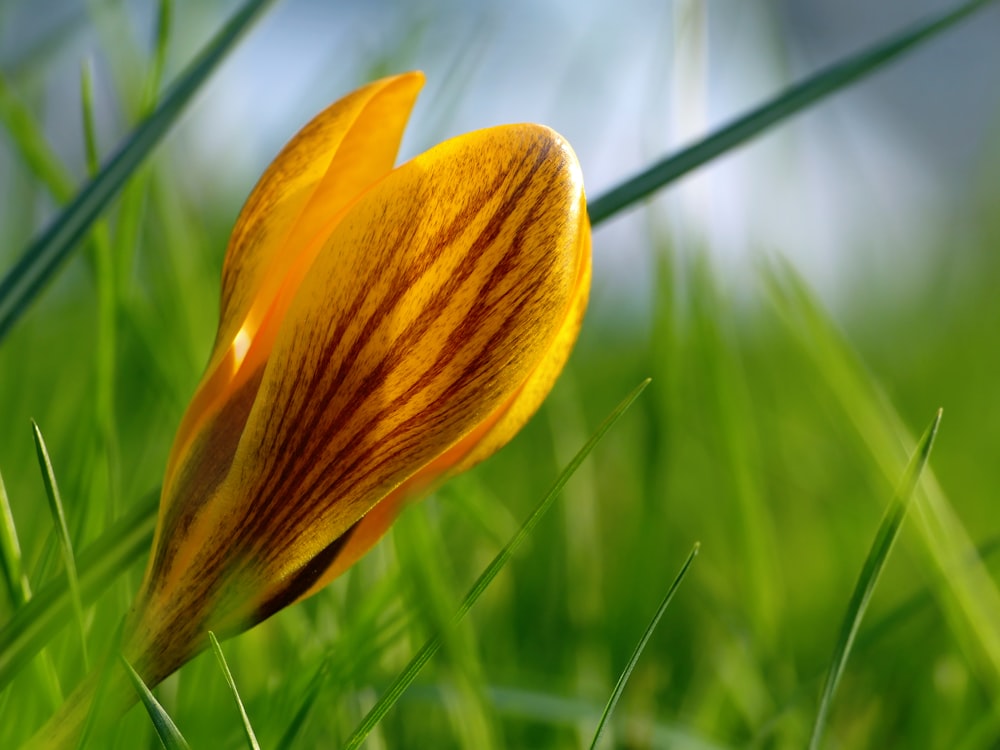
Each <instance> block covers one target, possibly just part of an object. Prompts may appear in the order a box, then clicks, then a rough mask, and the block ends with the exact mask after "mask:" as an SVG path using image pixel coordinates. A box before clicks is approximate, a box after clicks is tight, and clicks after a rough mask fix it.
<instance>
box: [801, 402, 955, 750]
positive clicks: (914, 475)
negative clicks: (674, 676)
mask: <svg viewBox="0 0 1000 750" xmlns="http://www.w3.org/2000/svg"><path fill="white" fill-rule="evenodd" d="M940 424H941V410H940V409H938V412H937V414H936V415H935V417H934V420H933V421H932V422H931V424H930V426H929V427H928V428H927V430H926V431H925V432H924V434H923V437H921V438H920V442H919V443H918V444H917V448H916V450H915V451H914V454H913V457H912V458H911V459H910V463H909V465H908V466H907V467H906V471H905V472H904V474H903V479H902V481H901V482H900V484H899V488H898V489H897V490H896V494H895V496H894V497H893V499H892V502H890V504H889V507H888V508H886V512H885V516H884V517H883V519H882V523H881V524H880V525H879V528H878V532H877V533H876V534H875V541H874V542H873V543H872V546H871V548H870V549H869V550H868V557H867V558H866V559H865V564H864V567H862V569H861V575H860V576H859V577H858V582H857V585H856V586H855V587H854V593H853V594H852V595H851V601H850V603H849V604H848V605H847V612H846V613H845V615H844V622H843V624H842V625H841V628H840V637H839V638H838V639H837V645H836V647H835V648H834V650H833V659H832V661H831V663H830V671H829V673H828V674H827V678H826V683H825V684H824V686H823V693H822V697H821V698H820V702H819V710H818V711H817V713H816V722H815V724H813V731H812V737H811V739H810V741H809V750H817V749H818V748H819V743H820V741H821V740H822V737H823V730H824V729H825V728H826V720H827V717H828V716H829V713H830V706H831V705H832V703H833V696H834V694H835V693H836V692H837V686H838V685H839V683H840V678H841V676H842V675H843V673H844V666H845V665H846V664H847V657H848V656H849V655H850V652H851V646H852V645H853V644H854V639H855V637H856V636H857V634H858V628H859V627H860V626H861V619H862V618H863V617H864V616H865V611H866V610H867V609H868V603H869V601H870V600H871V596H872V592H873V591H874V590H875V585H876V584H877V583H878V579H879V576H880V575H881V573H882V569H883V567H885V561H886V559H888V557H889V553H890V552H891V551H892V545H893V543H894V542H895V541H896V537H897V536H898V535H899V529H900V527H901V526H902V523H903V519H904V518H905V517H906V510H907V508H908V507H909V505H910V498H912V497H913V491H914V490H915V489H916V487H917V482H918V481H919V480H920V475H921V474H922V473H923V470H924V467H925V466H926V465H927V460H928V458H930V454H931V448H933V447H934V438H935V437H936V436H937V431H938V426H939V425H940Z"/></svg>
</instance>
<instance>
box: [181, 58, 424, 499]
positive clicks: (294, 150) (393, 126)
mask: <svg viewBox="0 0 1000 750" xmlns="http://www.w3.org/2000/svg"><path fill="white" fill-rule="evenodd" d="M422 85H423V75H422V74H420V73H407V74H403V75H399V76H395V77H392V78H385V79H382V80H380V81H376V82H374V83H371V84H369V85H367V86H365V87H363V88H360V89H358V90H357V91H355V92H353V93H352V94H349V95H348V96H346V97H345V98H343V99H341V100H340V101H338V102H336V103H335V104H333V105H331V106H330V107H328V108H327V109H326V110H324V111H323V112H322V113H320V114H319V115H317V116H316V117H315V118H313V120H312V121H311V122H310V123H309V124H308V125H306V126H305V127H304V128H303V129H302V130H301V131H300V132H299V133H298V134H297V135H296V136H295V137H294V138H293V139H292V140H291V141H290V142H289V143H288V144H287V145H286V146H285V148H284V149H283V150H282V151H281V153H280V154H279V155H278V156H277V158H276V159H275V160H274V162H273V163H272V164H271V166H270V167H269V168H268V170H267V171H266V172H265V173H264V175H263V176H262V177H261V179H260V180H259V181H258V183H257V186H256V187H255V188H254V190H253V192H252V193H251V194H250V197H249V198H248V199H247V201H246V204H245V205H244V207H243V211H242V212H241V214H240V217H239V219H238V220H237V223H236V226H235V228H234V230H233V234H232V237H231V238H230V242H229V247H228V249H227V251H226V258H225V263H224V265H223V273H222V301H221V311H220V318H219V328H218V332H217V334H216V341H215V345H214V347H213V351H212V355H211V357H210V360H209V364H208V367H207V368H206V371H205V375H204V377H203V378H202V382H201V383H200V384H199V387H198V390H197V391H196V393H195V395H194V398H193V399H192V401H191V404H190V406H189V407H188V410H187V413H186V414H185V417H184V420H183V422H182V424H181V426H180V428H179V430H178V433H177V437H176V438H175V442H174V448H173V450H172V452H171V457H170V461H169V463H168V466H167V472H166V478H165V480H164V484H165V486H169V485H170V484H171V481H172V479H173V475H174V470H175V468H176V460H177V457H178V456H179V455H181V454H182V453H183V452H184V451H185V450H186V448H187V445H188V443H189V441H190V440H191V438H192V436H193V434H194V433H195V431H196V430H199V429H202V427H203V423H204V422H205V420H206V419H207V418H208V416H209V415H210V414H212V413H213V412H214V411H216V410H218V409H219V408H221V404H222V402H223V401H224V400H225V398H227V397H228V394H229V393H230V392H231V391H234V390H236V389H238V388H240V387H242V386H243V385H244V383H245V382H246V381H247V380H248V379H249V378H248V375H247V371H252V370H253V369H254V364H259V361H258V362H257V363H249V366H248V367H247V370H246V371H244V372H243V373H242V375H240V370H241V367H242V366H243V365H244V364H245V358H246V356H247V353H248V352H249V351H250V344H251V343H252V342H253V341H254V340H255V338H256V336H257V333H258V329H259V327H260V324H261V321H262V320H263V318H264V317H265V316H266V315H268V314H269V312H270V311H271V310H272V307H273V303H274V299H275V297H276V296H277V295H278V291H279V289H281V288H282V286H287V285H294V284H295V283H297V280H298V279H299V278H301V273H302V271H301V269H302V268H303V267H308V264H309V263H311V262H312V258H313V256H314V254H315V251H316V249H317V247H318V245H317V241H318V240H317V235H318V234H320V233H321V231H322V230H324V229H326V230H327V233H328V231H329V227H330V226H331V225H332V224H333V223H335V222H336V221H337V219H338V218H339V216H340V215H341V213H342V212H343V210H344V208H346V207H347V206H348V205H349V204H350V203H351V202H352V201H353V200H355V199H356V198H357V196H358V195H360V194H361V193H362V192H363V191H364V190H365V189H367V188H368V187H370V186H371V185H372V184H373V183H374V182H376V181H377V180H378V179H380V178H382V177H383V176H384V175H385V174H386V173H387V172H388V171H389V170H391V169H392V166H393V163H394V161H395V158H396V153H397V151H398V149H399V143H400V141H401V139H402V136H403V130H404V128H405V126H406V121H407V119H408V117H409V114H410V110H411V109H412V107H413V103H414V101H415V99H416V96H417V94H418V93H419V90H420V88H421V86H422ZM321 239H322V236H320V237H319V240H321ZM297 271H298V273H296V272H297ZM289 276H292V277H293V278H291V279H289ZM266 349H267V347H266V346H264V342H259V343H258V345H257V346H256V347H255V348H254V351H255V352H256V353H257V356H258V358H262V357H266V353H267V352H266Z"/></svg>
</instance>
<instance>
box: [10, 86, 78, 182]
mask: <svg viewBox="0 0 1000 750" xmlns="http://www.w3.org/2000/svg"><path fill="white" fill-rule="evenodd" d="M0 123H3V126H4V129H5V130H6V131H7V134H8V135H9V136H10V139H11V141H12V142H13V145H14V148H15V151H16V152H17V155H18V156H19V157H20V158H21V159H22V160H23V161H24V163H25V164H26V165H27V167H28V169H29V170H30V171H31V173H32V174H33V175H34V176H35V177H36V178H37V179H38V180H39V182H41V183H42V184H43V185H45V186H47V187H48V189H49V190H50V191H51V192H52V194H53V195H54V196H55V197H56V199H57V200H59V201H60V202H65V201H68V200H69V199H70V197H71V196H72V195H73V179H72V177H71V176H70V174H69V172H68V171H67V170H66V168H65V167H64V166H63V165H62V163H61V162H60V161H59V159H58V157H56V155H55V154H54V153H53V151H52V149H51V148H49V144H48V143H47V142H46V140H45V137H44V134H43V132H44V131H43V130H42V128H41V126H40V125H39V124H38V122H36V120H35V118H34V116H33V115H32V114H31V111H30V110H29V109H28V108H27V107H26V106H25V105H24V103H23V102H22V101H20V100H19V99H18V97H17V96H16V95H15V93H14V91H13V90H12V89H11V88H10V86H9V85H8V84H7V80H6V78H5V77H4V75H3V74H2V73H0Z"/></svg>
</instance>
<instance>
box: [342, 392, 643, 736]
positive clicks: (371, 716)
mask: <svg viewBox="0 0 1000 750" xmlns="http://www.w3.org/2000/svg"><path fill="white" fill-rule="evenodd" d="M647 385H649V380H648V379H647V380H644V381H643V382H642V383H640V384H639V385H638V386H637V387H636V388H635V389H634V390H633V391H632V392H631V393H630V394H629V395H628V396H626V397H625V400H624V401H622V402H621V403H620V404H618V406H616V407H615V409H614V411H612V412H611V414H609V415H608V416H607V418H606V419H605V420H604V422H602V423H601V426H600V427H598V428H597V431H596V432H595V433H594V434H593V435H592V436H591V437H590V440H588V441H587V442H586V443H585V444H584V446H583V447H582V448H581V449H580V450H579V452H578V453H577V454H576V455H575V456H574V457H573V460H571V461H570V462H569V464H567V465H566V468H564V469H563V470H562V472H561V473H560V474H559V476H558V478H557V479H556V481H555V483H554V484H553V485H552V487H551V488H550V489H549V491H548V493H547V494H546V495H545V497H544V498H542V501H541V502H540V503H539V504H538V505H537V506H536V507H535V510H534V511H532V513H531V515H530V516H528V519H527V520H526V521H525V522H524V524H523V525H522V526H521V528H520V529H518V531H517V533H516V534H514V536H513V537H512V538H511V540H510V541H509V542H507V544H506V545H505V546H504V548H503V549H501V550H500V551H499V552H498V553H497V555H496V557H494V558H493V560H492V561H491V562H490V564H489V565H488V566H486V569H485V570H484V571H483V572H482V574H481V575H480V576H479V578H478V579H477V580H476V582H475V583H474V584H473V585H472V588H471V589H469V593H467V594H466V595H465V599H463V600H462V604H461V605H460V606H459V608H458V611H457V612H456V613H455V617H454V618H453V620H452V626H454V625H456V624H457V623H458V622H459V621H460V620H461V619H462V618H463V617H465V615H466V614H468V612H469V610H470V609H472V606H473V605H474V604H475V603H476V601H477V600H478V599H479V597H480V596H481V595H482V593H483V592H484V591H485V590H486V588H487V587H488V586H489V585H490V583H491V582H492V581H493V579H494V578H496V576H497V574H498V573H499V572H500V571H501V570H502V569H503V567H504V565H506V564H507V562H508V561H509V560H510V558H511V556H512V555H513V554H514V551H515V550H516V549H517V548H518V547H519V546H521V544H522V543H523V542H524V540H525V539H527V538H528V536H530V534H531V533H532V531H534V529H535V526H537V525H538V522H539V521H540V520H541V519H542V516H544V515H545V513H546V511H548V510H549V508H551V507H552V504H553V503H554V502H555V499H556V498H557V497H558V496H559V493H560V492H562V489H563V487H564V486H565V485H566V483H567V482H568V481H569V479H570V477H571V476H573V473H574V472H575V471H576V469H577V467H579V465H580V464H581V463H583V460H584V459H585V458H586V457H587V456H588V455H589V454H590V452H591V451H592V450H593V449H594V447H595V446H596V445H597V443H598V442H600V440H601V438H603V437H604V435H605V434H606V433H607V431H608V430H609V429H611V426H612V425H614V423H615V422H617V421H618V420H619V419H620V418H621V416H622V415H623V414H624V413H625V412H626V410H628V408H629V407H630V406H631V405H632V403H633V402H634V401H635V400H636V399H637V398H638V397H639V394H640V393H642V392H643V390H644V389H645V388H646V386H647ZM441 645H442V638H441V636H440V635H435V636H433V637H432V638H431V639H430V640H428V641H427V642H426V643H425V644H424V645H423V647H422V648H421V649H420V650H419V651H418V652H417V653H416V655H415V656H414V657H413V659H411V660H410V663H409V664H407V665H406V668H405V669H403V671H402V672H401V673H400V674H399V676H398V677H397V678H396V679H395V680H394V681H393V683H392V685H390V686H389V689H388V690H386V691H385V693H383V694H382V697H381V698H379V700H378V701H377V702H376V703H375V705H374V706H372V708H371V710H370V711H369V712H368V713H367V714H366V715H365V717H364V719H362V720H361V724H360V725H359V726H358V728H357V729H356V730H354V734H352V735H351V736H350V738H348V740H347V742H346V743H344V748H345V750H356V749H357V748H358V747H360V746H361V743H362V742H364V741H365V738H366V737H367V736H368V734H369V733H370V732H371V731H372V729H374V728H375V727H376V725H378V723H379V722H380V721H381V720H382V717H383V716H385V715H386V713H388V711H389V709H390V708H392V707H393V705H395V703H396V701H397V700H399V696H401V695H402V694H403V692H404V691H405V690H406V688H407V687H409V686H410V683H412V682H413V680H414V679H415V678H416V676H417V674H418V673H419V672H420V670H421V669H423V666H424V665H425V664H426V663H427V662H428V661H430V659H431V657H432V656H434V654H436V653H437V652H438V651H439V650H440V649H441Z"/></svg>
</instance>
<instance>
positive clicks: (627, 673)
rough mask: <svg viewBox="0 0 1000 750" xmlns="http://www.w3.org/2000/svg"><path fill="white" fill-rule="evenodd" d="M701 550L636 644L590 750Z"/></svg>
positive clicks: (689, 560) (691, 555)
mask: <svg viewBox="0 0 1000 750" xmlns="http://www.w3.org/2000/svg"><path fill="white" fill-rule="evenodd" d="M700 548H701V544H699V543H698V542H695V545H694V547H693V548H692V549H691V552H690V553H689V554H688V556H687V559H686V560H685V561H684V565H682V566H681V569H680V571H678V573H677V575H676V577H675V578H674V582H673V583H671V584H670V588H669V589H667V593H666V595H665V596H664V597H663V601H661V602H660V606H659V607H657V608H656V613H655V614H654V615H653V619H652V620H650V621H649V625H647V626H646V631H645V632H644V633H643V634H642V638H640V639H639V643H637V644H636V647H635V650H634V651H633V652H632V656H631V657H630V658H629V660H628V664H626V665H625V669H624V670H623V671H622V673H621V676H620V677H619V678H618V682H617V683H616V684H615V689H614V690H612V691H611V697H610V698H608V703H607V705H606V706H605V707H604V712H603V713H602V714H601V720H600V721H599V722H598V723H597V730H596V731H595V732H594V739H593V740H591V742H590V750H594V748H596V747H597V743H598V741H600V739H601V735H602V734H603V733H604V727H605V725H606V724H607V721H608V719H609V718H610V716H611V712H612V711H614V710H615V706H617V705H618V699H619V698H621V697H622V693H623V692H624V691H625V685H626V684H627V683H628V680H629V677H631V676H632V670H634V669H635V665H636V664H638V663H639V657H640V656H642V652H643V651H644V650H645V649H646V644H647V643H649V639H650V638H652V637H653V631H654V630H656V626H657V625H659V623H660V618H662V617H663V613H664V612H666V611H667V606H669V604H670V601H671V600H672V599H673V598H674V594H675V593H676V592H677V589H678V587H679V586H680V585H681V581H683V580H684V576H686V575H687V572H688V569H689V568H690V567H691V563H692V562H694V558H695V557H696V556H697V555H698V550H699V549H700Z"/></svg>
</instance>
